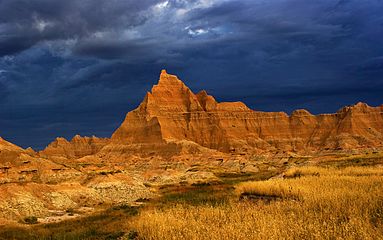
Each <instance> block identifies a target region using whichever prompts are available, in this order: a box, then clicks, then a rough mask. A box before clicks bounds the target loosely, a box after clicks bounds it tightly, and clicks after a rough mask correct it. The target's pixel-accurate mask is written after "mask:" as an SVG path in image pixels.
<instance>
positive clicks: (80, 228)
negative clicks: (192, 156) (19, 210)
mask: <svg viewBox="0 0 383 240" xmlns="http://www.w3.org/2000/svg"><path fill="white" fill-rule="evenodd" d="M342 161H343V160H342ZM352 161H353V159H352ZM339 163H341V164H339ZM361 163H363V161H362V162H361ZM371 163H373V164H368V166H364V165H365V164H344V163H343V162H336V161H331V162H326V164H319V166H302V167H294V168H289V169H287V170H286V171H284V173H283V174H279V173H280V172H278V171H273V172H259V173H255V174H249V173H217V174H216V175H217V176H218V177H219V178H220V180H221V181H219V182H214V183H211V184H210V183H204V184H194V185H175V186H162V187H161V188H159V192H160V193H161V195H162V197H161V198H159V199H153V200H150V201H148V202H145V205H144V206H143V207H140V208H136V207H130V206H127V205H121V206H115V207H110V208H108V209H106V210H104V211H100V212H98V213H96V214H94V215H91V216H87V217H83V218H79V219H74V220H68V221H63V222H59V223H54V224H38V225H29V226H24V227H20V226H15V227H7V228H0V239H66V240H70V239H137V240H138V239H142V240H145V239H164V240H168V239H177V240H178V239H196V240H197V239H198V240H200V239H202V240H203V239H208V240H215V239H217V240H218V239H383V167H382V165H380V164H375V163H374V162H372V161H371ZM272 176H274V178H272V179H270V180H267V179H269V178H270V177H272ZM275 176H278V177H275Z"/></svg>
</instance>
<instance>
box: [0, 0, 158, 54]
mask: <svg viewBox="0 0 383 240" xmlns="http://www.w3.org/2000/svg"><path fill="white" fill-rule="evenodd" d="M155 2H156V1H153V0H144V1H120V0H108V1H104V0H82V1H79V0H66V1H61V0H33V1H30V0H2V1H1V2H0V46H1V47H0V55H9V54H13V53H17V52H20V51H22V50H25V49H28V48H30V47H31V46H33V45H35V44H36V43H38V42H41V41H52V40H62V39H76V40H77V39H80V40H81V39H82V38H86V37H89V36H91V35H92V34H94V33H96V32H98V31H105V30H113V31H115V30H118V29H125V28H130V27H134V26H137V25H140V24H143V23H144V22H145V20H146V19H147V17H148V16H145V14H144V13H143V11H145V10H147V9H148V7H150V6H151V5H153V4H154V3H155Z"/></svg>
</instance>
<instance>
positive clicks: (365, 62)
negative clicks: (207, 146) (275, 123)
mask: <svg viewBox="0 0 383 240" xmlns="http://www.w3.org/2000/svg"><path fill="white" fill-rule="evenodd" d="M382 12H383V2H382V1H380V0H370V1H358V0H340V1H334V0H321V1H307V0H269V1H265V0H169V1H165V0H143V1H129V0H108V1H104V0H66V1H61V0H0V97H1V100H0V105H1V108H0V116H1V117H0V136H4V137H6V138H8V139H10V140H12V141H14V142H15V143H18V144H21V145H23V146H29V145H32V146H35V147H39V148H41V147H43V146H44V145H46V144H47V143H48V142H49V141H50V140H52V139H53V138H54V137H55V136H65V137H67V138H71V137H72V136H73V135H75V134H76V133H80V134H83V135H92V134H96V135H100V136H109V135H110V134H111V132H112V131H113V130H114V129H115V128H116V127H117V126H118V124H119V123H120V121H122V119H123V117H124V115H125V113H126V112H127V111H129V110H131V109H133V108H135V107H136V106H137V105H138V104H139V102H140V101H141V100H142V98H143V96H144V95H145V92H146V91H148V90H150V87H151V85H153V84H155V83H156V81H157V79H158V73H159V71H160V70H161V69H162V68H167V69H168V72H171V73H175V74H177V75H179V77H180V78H181V79H183V80H184V81H185V82H186V84H187V85H189V86H190V87H191V88H192V90H194V91H198V90H201V89H207V90H208V92H209V93H210V94H212V95H214V96H215V97H216V98H217V99H218V100H221V101H224V100H235V101H236V100H242V101H245V102H246V103H247V104H248V105H249V106H250V107H252V108H254V109H259V110H273V111H287V112H290V111H292V110H293V109H295V108H308V109H309V110H310V111H311V112H313V113H320V112H333V111H336V110H337V109H339V108H340V107H341V106H343V105H348V104H353V103H355V102H358V101H366V102H368V103H369V104H371V105H378V104H381V103H382V102H383V96H382V94H381V92H382V91H383V79H382V76H383V60H382V59H383V57H382V56H383V46H382V44H381V39H382V38H383V18H382V15H381V13H382Z"/></svg>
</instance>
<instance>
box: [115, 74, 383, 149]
mask: <svg viewBox="0 0 383 240" xmlns="http://www.w3.org/2000/svg"><path fill="white" fill-rule="evenodd" d="M185 140H187V141H191V142H194V143H197V144H198V145H201V146H203V147H206V148H211V149H217V150H220V151H223V152H228V151H235V150H237V151H238V150H239V151H245V150H248V149H262V150H273V151H274V150H285V151H298V152H299V151H318V150H325V149H326V150H343V149H356V148H374V147H382V146H383V105H382V106H380V107H370V106H368V105H367V104H365V103H358V104H356V105H353V106H349V107H345V108H342V109H341V110H339V111H338V112H337V113H335V114H320V115H316V116H315V115H312V114H310V113H309V112H308V111H306V110H296V111H294V112H293V113H292V114H291V115H290V116H289V115H287V114H286V113H284V112H259V111H253V110H251V109H249V108H248V107H247V106H246V105H245V104H243V103H242V102H222V103H218V102H217V101H216V100H215V99H214V97H212V96H210V95H208V94H207V93H206V92H205V91H201V92H199V93H198V94H194V93H193V92H192V91H191V90H190V89H189V88H188V87H187V86H185V84H184V83H183V82H182V81H181V80H179V79H178V78H177V77H176V76H175V75H170V74H168V73H166V71H165V70H163V71H162V72H161V76H160V79H159V82H158V84H157V85H155V86H154V87H153V88H152V91H151V92H148V93H147V94H146V96H145V99H144V101H143V102H142V103H141V104H140V105H139V107H138V108H137V109H135V110H133V111H132V112H129V113H128V114H127V116H126V118H125V120H124V122H123V123H122V125H121V126H120V127H119V128H118V129H117V130H116V132H115V133H114V134H113V136H112V138H111V143H112V144H125V145H131V144H137V143H141V144H166V143H174V142H179V141H185Z"/></svg>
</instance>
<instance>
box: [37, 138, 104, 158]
mask: <svg viewBox="0 0 383 240" xmlns="http://www.w3.org/2000/svg"><path fill="white" fill-rule="evenodd" d="M108 142H109V139H107V138H97V137H95V136H92V137H81V136H80V135H76V136H74V137H73V138H72V140H71V141H68V140H66V139H65V138H62V137H58V138H56V139H55V141H53V142H52V143H50V144H49V145H48V146H47V147H46V148H45V149H44V150H43V151H41V152H40V156H42V157H65V158H70V159H76V158H81V157H84V156H87V155H92V154H95V153H97V152H98V151H100V150H101V148H103V147H104V146H105V145H106V144H108Z"/></svg>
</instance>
